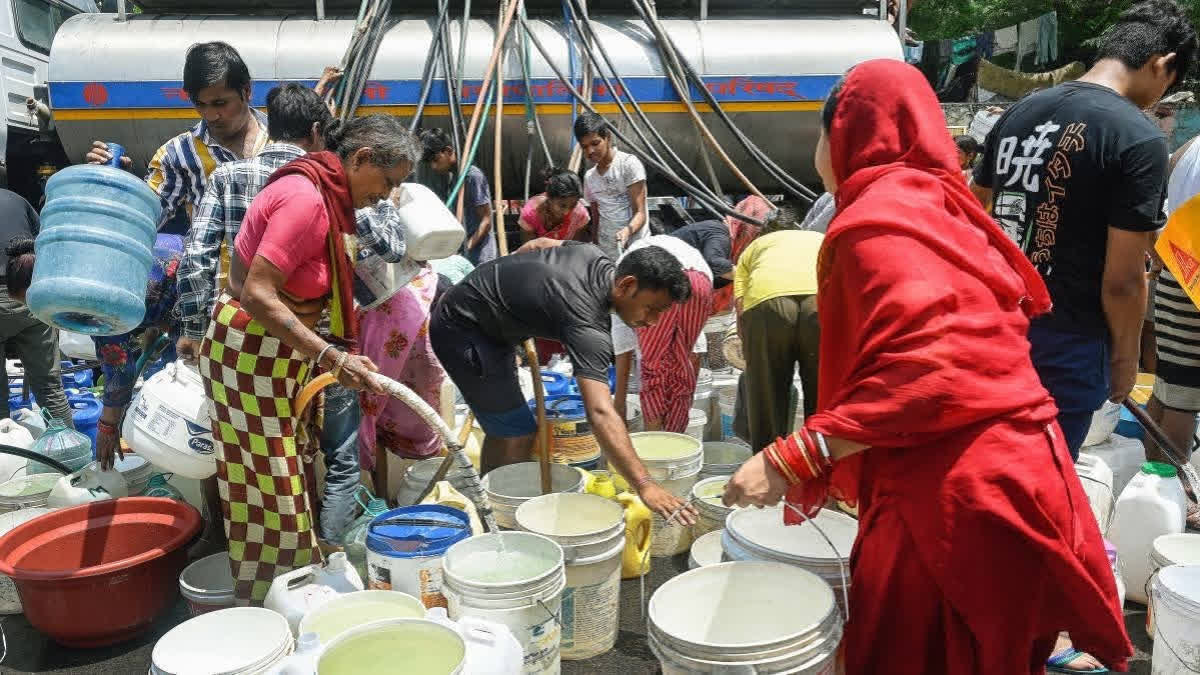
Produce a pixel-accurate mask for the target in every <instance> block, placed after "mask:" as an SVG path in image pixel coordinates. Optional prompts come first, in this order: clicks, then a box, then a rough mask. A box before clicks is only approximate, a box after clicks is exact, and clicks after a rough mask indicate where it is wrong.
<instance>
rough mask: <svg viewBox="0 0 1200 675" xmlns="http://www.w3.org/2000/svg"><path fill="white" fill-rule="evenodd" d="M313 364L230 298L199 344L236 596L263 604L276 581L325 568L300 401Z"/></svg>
mask: <svg viewBox="0 0 1200 675" xmlns="http://www.w3.org/2000/svg"><path fill="white" fill-rule="evenodd" d="M308 370H309V363H308V361H306V360H305V359H303V358H302V357H301V356H300V355H299V354H298V353H296V352H295V351H294V350H293V349H292V348H291V347H289V346H287V345H285V344H283V343H282V342H280V341H279V340H278V339H276V338H273V337H271V336H270V335H267V332H266V329H265V328H264V327H263V325H262V324H260V323H259V322H257V321H255V320H254V319H252V318H251V317H250V315H249V314H248V313H246V311H245V310H244V309H242V307H241V305H240V304H238V302H237V301H236V300H234V299H233V298H232V297H230V296H229V295H228V294H222V295H221V297H220V298H219V299H218V300H217V302H216V306H215V307H214V308H213V314H212V321H211V322H210V323H209V327H208V335H207V336H206V337H205V338H204V343H203V344H202V345H201V347H200V375H201V376H202V377H203V378H204V389H205V393H206V394H207V395H208V412H209V418H210V419H211V421H212V433H213V441H214V442H215V444H216V451H217V453H216V454H217V483H218V486H219V489H220V494H221V509H222V511H223V515H224V519H225V534H226V536H227V537H228V538H229V562H230V567H231V569H232V572H233V579H234V596H235V598H236V600H237V603H238V604H239V605H247V604H256V605H259V604H262V601H263V599H264V598H265V597H266V595H267V589H269V588H270V586H271V581H272V580H273V579H274V578H275V577H276V576H278V575H280V574H283V573H285V572H288V571H291V570H293V569H296V568H298V567H304V566H305V565H310V564H313V563H314V562H317V561H319V559H320V552H319V550H318V549H317V538H316V532H315V530H314V523H313V511H312V507H311V505H310V504H309V501H308V492H307V491H306V490H305V487H304V485H305V482H304V473H303V463H302V458H301V453H300V452H299V450H298V449H297V440H296V437H297V433H298V432H299V430H300V428H299V424H300V423H299V420H297V418H296V413H295V411H294V410H293V409H292V401H293V399H294V398H295V396H296V394H297V393H299V391H300V388H301V385H302V384H303V383H304V381H305V378H306V376H307V375H308Z"/></svg>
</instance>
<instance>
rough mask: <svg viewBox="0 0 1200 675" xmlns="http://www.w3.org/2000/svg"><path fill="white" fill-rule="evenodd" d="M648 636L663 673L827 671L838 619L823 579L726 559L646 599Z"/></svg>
mask: <svg viewBox="0 0 1200 675" xmlns="http://www.w3.org/2000/svg"><path fill="white" fill-rule="evenodd" d="M648 614H649V621H648V622H647V623H648V625H647V641H648V642H649V643H650V650H651V651H652V652H654V655H655V656H656V657H658V661H659V663H660V664H661V665H662V672H663V675H685V674H691V673H800V674H803V675H826V674H827V673H832V672H833V668H834V661H835V659H836V657H837V649H838V644H839V642H840V641H841V637H842V620H841V615H840V614H839V613H838V608H837V606H836V604H835V603H834V593H833V591H832V590H831V589H830V588H829V584H827V583H825V582H824V581H822V580H821V578H820V577H818V576H817V575H815V574H813V573H811V572H809V571H807V570H803V569H800V568H798V567H793V566H791V565H786V564H783V563H778V562H729V563H723V564H720V565H710V566H707V567H701V568H699V569H694V570H691V571H689V572H684V573H683V574H681V575H679V576H677V577H675V578H674V579H671V580H670V581H668V582H667V583H665V584H663V585H662V586H661V587H660V588H659V589H658V590H657V591H656V592H655V593H654V595H653V596H652V597H651V598H650V608H649V612H648Z"/></svg>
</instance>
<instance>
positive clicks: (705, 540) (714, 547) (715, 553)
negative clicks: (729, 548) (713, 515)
mask: <svg viewBox="0 0 1200 675" xmlns="http://www.w3.org/2000/svg"><path fill="white" fill-rule="evenodd" d="M724 553H725V551H724V549H723V548H721V530H714V531H712V532H709V533H708V534H703V535H700V537H698V538H697V539H696V541H694V542H692V553H691V556H690V557H689V558H688V564H689V566H690V567H691V568H692V569H695V568H697V567H708V566H709V565H716V564H718V563H720V562H721V556H722V555H723V554H724Z"/></svg>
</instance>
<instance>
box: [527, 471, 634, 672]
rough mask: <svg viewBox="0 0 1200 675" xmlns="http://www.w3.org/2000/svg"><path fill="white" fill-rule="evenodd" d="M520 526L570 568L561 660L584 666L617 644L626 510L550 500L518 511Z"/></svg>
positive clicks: (599, 500) (609, 503)
mask: <svg viewBox="0 0 1200 675" xmlns="http://www.w3.org/2000/svg"><path fill="white" fill-rule="evenodd" d="M517 524H518V525H520V526H521V529H522V530H524V531H526V532H533V533H534V534H540V535H542V536H544V537H547V538H548V539H551V540H553V541H555V542H557V543H558V544H559V546H561V547H562V549H563V558H564V560H565V561H566V566H567V587H566V589H564V590H563V596H562V613H561V614H560V616H561V617H562V658H563V660H565V661H581V660H583V659H590V658H592V657H593V656H599V655H600V654H603V653H605V652H607V651H608V650H610V649H612V648H613V645H615V644H616V643H617V624H618V620H619V613H618V612H619V609H620V606H621V603H620V595H621V553H622V551H624V549H625V510H624V509H623V508H622V507H621V505H620V504H618V503H617V502H615V501H613V500H611V499H605V498H604V497H600V496H597V495H590V494H551V495H544V496H541V497H536V498H534V499H531V500H529V501H527V502H525V503H524V504H522V505H521V508H519V509H517Z"/></svg>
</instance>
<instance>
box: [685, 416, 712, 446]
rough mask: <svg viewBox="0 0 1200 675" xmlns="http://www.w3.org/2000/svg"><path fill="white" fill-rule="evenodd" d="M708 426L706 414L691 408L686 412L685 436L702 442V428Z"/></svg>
mask: <svg viewBox="0 0 1200 675" xmlns="http://www.w3.org/2000/svg"><path fill="white" fill-rule="evenodd" d="M707 426H708V413H706V412H704V411H703V410H701V409H699V408H692V409H691V410H689V411H688V425H687V435H688V436H691V437H692V438H694V439H696V440H698V441H703V440H704V428H705V427H707Z"/></svg>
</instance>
